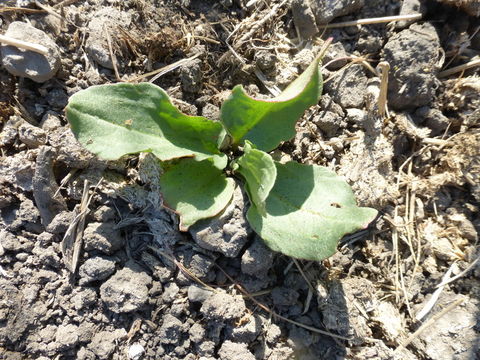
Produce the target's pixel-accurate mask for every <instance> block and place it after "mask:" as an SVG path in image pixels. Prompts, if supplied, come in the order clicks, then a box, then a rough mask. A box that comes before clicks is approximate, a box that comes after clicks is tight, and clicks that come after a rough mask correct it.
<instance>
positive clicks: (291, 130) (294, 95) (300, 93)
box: [221, 57, 322, 151]
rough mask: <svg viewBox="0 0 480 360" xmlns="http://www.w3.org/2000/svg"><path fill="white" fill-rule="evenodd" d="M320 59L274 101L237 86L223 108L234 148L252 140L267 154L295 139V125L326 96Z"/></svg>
mask: <svg viewBox="0 0 480 360" xmlns="http://www.w3.org/2000/svg"><path fill="white" fill-rule="evenodd" d="M320 60H321V59H320V57H318V58H317V59H315V60H314V61H313V62H312V64H310V66H309V67H308V68H307V69H306V70H305V71H304V72H303V74H301V75H300V76H299V77H298V78H297V79H296V80H295V81H294V82H292V83H291V84H290V85H289V86H288V87H287V88H286V89H285V90H284V91H283V92H282V93H281V94H280V95H279V96H277V97H275V98H273V99H271V100H256V99H253V98H251V97H250V96H248V95H247V94H246V93H245V90H244V89H243V88H242V86H241V85H238V86H236V87H235V88H234V89H233V91H232V94H231V95H230V97H229V98H228V99H227V100H226V101H225V102H224V103H223V105H222V108H221V121H222V122H223V124H224V125H225V128H226V129H227V131H228V133H229V134H230V136H231V137H232V140H233V144H240V143H241V141H242V140H249V141H251V142H252V143H253V144H255V145H256V147H257V148H258V149H260V150H263V151H271V150H273V149H275V148H276V147H277V146H278V145H279V144H280V142H282V141H285V140H289V139H291V138H292V137H293V136H294V135H295V123H296V122H297V120H298V119H299V118H300V116H302V114H303V113H304V111H305V110H306V109H308V108H309V107H310V106H312V105H315V104H317V103H318V100H319V99H320V96H321V95H322V74H321V71H320V69H319V62H320Z"/></svg>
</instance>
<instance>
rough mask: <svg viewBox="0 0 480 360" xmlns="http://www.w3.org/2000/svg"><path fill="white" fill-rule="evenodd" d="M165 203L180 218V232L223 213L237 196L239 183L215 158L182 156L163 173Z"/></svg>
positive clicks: (162, 184) (161, 177)
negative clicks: (235, 189)
mask: <svg viewBox="0 0 480 360" xmlns="http://www.w3.org/2000/svg"><path fill="white" fill-rule="evenodd" d="M160 186H161V190H162V194H163V200H164V205H165V206H166V207H168V208H170V209H172V210H173V211H175V212H176V213H177V214H178V215H179V217H180V226H179V227H180V231H187V230H188V228H189V227H190V226H191V225H193V224H194V223H195V222H197V221H198V220H200V219H205V218H209V217H212V216H215V215H217V214H218V213H220V212H221V211H222V210H223V209H224V208H225V207H226V206H227V205H228V203H229V202H230V200H231V199H232V196H233V190H234V187H235V182H234V180H233V179H232V178H227V177H225V175H224V174H223V173H222V171H221V170H220V169H218V168H217V167H215V165H214V164H213V161H211V160H210V159H206V160H203V161H195V160H193V159H180V160H179V162H178V163H177V164H175V165H170V167H169V168H167V169H166V170H165V172H164V173H163V174H162V175H161V176H160Z"/></svg>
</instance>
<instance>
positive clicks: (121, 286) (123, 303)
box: [100, 261, 152, 313]
mask: <svg viewBox="0 0 480 360" xmlns="http://www.w3.org/2000/svg"><path fill="white" fill-rule="evenodd" d="M151 282H152V279H151V277H150V276H148V275H147V274H146V273H145V272H144V270H143V269H142V268H141V267H140V266H138V265H137V264H135V263H134V262H133V261H129V262H128V263H127V264H125V267H124V268H123V269H121V270H118V271H117V272H116V273H115V275H113V276H112V277H111V278H110V279H108V280H107V281H106V282H105V283H104V284H102V286H101V287H100V296H101V298H102V300H103V302H104V303H105V305H106V306H107V307H108V308H109V310H111V311H113V312H115V313H126V312H132V311H137V310H139V309H141V308H142V306H143V305H145V304H146V302H147V300H148V287H147V286H149V285H150V284H151Z"/></svg>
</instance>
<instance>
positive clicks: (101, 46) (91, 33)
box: [85, 7, 132, 69]
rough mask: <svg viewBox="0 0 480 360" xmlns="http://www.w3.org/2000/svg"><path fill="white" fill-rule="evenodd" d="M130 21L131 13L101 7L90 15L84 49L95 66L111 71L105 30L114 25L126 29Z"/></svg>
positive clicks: (110, 59) (111, 66)
mask: <svg viewBox="0 0 480 360" xmlns="http://www.w3.org/2000/svg"><path fill="white" fill-rule="evenodd" d="M131 20H132V15H131V13H129V12H128V11H120V10H118V9H117V8H114V7H103V8H101V9H100V10H98V11H97V12H95V13H94V14H93V15H92V18H91V20H90V22H89V23H88V26H87V30H88V38H87V41H86V42H85V49H86V51H87V53H88V54H89V55H90V56H91V57H92V59H93V60H94V61H95V62H96V63H97V64H99V65H101V66H103V67H105V68H108V69H113V63H112V58H111V56H110V51H109V49H108V42H107V38H106V36H105V31H106V30H105V29H111V28H112V26H115V25H116V24H122V26H125V28H128V26H129V25H130V22H131Z"/></svg>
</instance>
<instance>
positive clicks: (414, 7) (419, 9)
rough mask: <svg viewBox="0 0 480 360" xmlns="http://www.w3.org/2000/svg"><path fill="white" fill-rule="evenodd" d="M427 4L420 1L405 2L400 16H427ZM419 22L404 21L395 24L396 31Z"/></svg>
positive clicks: (407, 0) (406, 0)
mask: <svg viewBox="0 0 480 360" xmlns="http://www.w3.org/2000/svg"><path fill="white" fill-rule="evenodd" d="M425 12H426V6H425V3H424V2H422V1H420V0H403V1H402V5H401V7H400V14H399V15H409V14H425ZM415 21H417V20H402V21H397V22H395V28H396V29H403V28H406V27H407V26H409V25H411V24H413V23H414V22H415Z"/></svg>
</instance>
